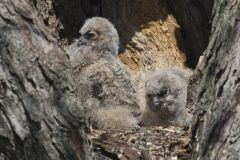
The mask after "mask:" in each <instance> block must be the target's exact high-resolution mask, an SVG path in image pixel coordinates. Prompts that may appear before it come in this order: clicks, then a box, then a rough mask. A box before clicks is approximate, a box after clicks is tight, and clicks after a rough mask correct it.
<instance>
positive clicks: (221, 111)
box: [189, 0, 240, 160]
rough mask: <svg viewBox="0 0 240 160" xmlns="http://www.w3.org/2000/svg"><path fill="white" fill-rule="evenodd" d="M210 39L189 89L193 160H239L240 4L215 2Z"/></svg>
mask: <svg viewBox="0 0 240 160" xmlns="http://www.w3.org/2000/svg"><path fill="white" fill-rule="evenodd" d="M212 17H213V22H212V30H211V37H210V40H209V44H208V47H207V49H206V51H205V53H204V59H203V61H202V63H201V64H200V65H199V67H198V69H197V70H196V74H195V76H194V78H193V79H192V82H191V85H190V87H189V88H190V92H191V94H192V95H193V96H192V97H194V98H193V99H191V100H192V102H193V104H195V109H196V110H195V115H194V122H193V126H192V131H193V133H192V139H193V156H192V159H194V160H195V159H203V160H205V159H217V160H218V159H228V160H235V159H240V139H239V134H240V130H239V128H240V1H239V0H231V1H229V0H221V1H215V4H214V9H213V15H212Z"/></svg>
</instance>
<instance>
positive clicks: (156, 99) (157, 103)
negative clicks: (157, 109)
mask: <svg viewBox="0 0 240 160" xmlns="http://www.w3.org/2000/svg"><path fill="white" fill-rule="evenodd" d="M152 101H153V104H154V105H155V106H157V105H159V102H160V101H159V98H158V97H153V99H152Z"/></svg>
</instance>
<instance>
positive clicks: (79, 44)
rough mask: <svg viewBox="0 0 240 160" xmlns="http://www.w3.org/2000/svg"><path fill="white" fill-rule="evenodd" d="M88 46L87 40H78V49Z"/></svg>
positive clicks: (82, 38) (81, 38)
mask: <svg viewBox="0 0 240 160" xmlns="http://www.w3.org/2000/svg"><path fill="white" fill-rule="evenodd" d="M86 44H87V40H86V39H85V38H84V37H83V36H81V37H80V38H79V39H78V43H77V45H78V47H80V46H84V45H86Z"/></svg>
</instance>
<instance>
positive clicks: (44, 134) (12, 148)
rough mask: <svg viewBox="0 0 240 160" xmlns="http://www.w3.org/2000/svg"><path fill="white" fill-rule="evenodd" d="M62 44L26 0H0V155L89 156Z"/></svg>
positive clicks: (5, 158)
mask: <svg viewBox="0 0 240 160" xmlns="http://www.w3.org/2000/svg"><path fill="white" fill-rule="evenodd" d="M71 77H72V75H71V71H70V69H69V63H68V59H67V57H66V55H65V54H64V52H63V50H62V49H61V48H60V47H59V46H58V45H57V44H56V42H55V40H54V39H53V38H52V37H51V36H50V34H49V32H48V31H47V30H46V28H45V26H44V24H42V21H41V20H40V19H39V17H38V16H37V14H36V13H35V12H34V10H33V8H32V7H31V6H30V5H29V2H28V1H26V0H1V1H0V159H1V160H10V159H11V160H14V159H16V160H23V159H24V160H25V159H31V160H34V159H38V160H39V159H42V160H47V159H54V160H61V159H62V160H63V159H71V160H74V159H75V160H77V159H91V152H90V151H91V150H90V148H91V147H90V144H89V142H88V139H87V136H86V134H85V133H86V131H87V129H88V125H87V124H86V122H85V120H84V118H83V114H84V112H83V110H82V108H81V104H79V101H78V98H77V95H76V94H75V85H74V82H73V80H72V78H71Z"/></svg>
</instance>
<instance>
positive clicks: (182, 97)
mask: <svg viewBox="0 0 240 160" xmlns="http://www.w3.org/2000/svg"><path fill="white" fill-rule="evenodd" d="M190 75H191V71H190V70H184V69H180V68H167V69H161V70H159V71H156V72H155V73H153V74H152V75H151V76H149V77H148V78H146V80H145V86H144V89H145V94H144V95H145V108H144V111H143V113H142V115H141V117H140V123H141V124H142V125H143V126H149V125H163V126H167V125H177V126H185V125H187V122H188V118H189V117H188V110H187V109H186V99H187V86H188V79H189V77H190Z"/></svg>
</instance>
